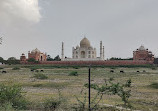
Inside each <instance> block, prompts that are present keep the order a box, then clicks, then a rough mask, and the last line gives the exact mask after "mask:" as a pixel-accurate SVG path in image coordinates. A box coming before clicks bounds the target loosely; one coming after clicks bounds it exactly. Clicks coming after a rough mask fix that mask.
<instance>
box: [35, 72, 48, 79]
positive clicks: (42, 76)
mask: <svg viewBox="0 0 158 111" xmlns="http://www.w3.org/2000/svg"><path fill="white" fill-rule="evenodd" d="M33 77H34V78H36V79H48V76H46V75H44V74H42V73H37V74H34V76H33Z"/></svg>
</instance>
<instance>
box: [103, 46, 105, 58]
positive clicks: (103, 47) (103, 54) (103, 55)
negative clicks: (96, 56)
mask: <svg viewBox="0 0 158 111" xmlns="http://www.w3.org/2000/svg"><path fill="white" fill-rule="evenodd" d="M104 58H105V55H104V46H103V60H104Z"/></svg>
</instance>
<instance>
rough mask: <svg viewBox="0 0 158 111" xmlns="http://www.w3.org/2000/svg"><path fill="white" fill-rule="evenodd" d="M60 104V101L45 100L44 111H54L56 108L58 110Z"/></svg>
mask: <svg viewBox="0 0 158 111" xmlns="http://www.w3.org/2000/svg"><path fill="white" fill-rule="evenodd" d="M60 104H61V101H59V100H57V99H53V98H51V99H47V100H46V101H45V102H44V109H45V110H46V111H55V109H56V108H58V107H59V106H60Z"/></svg>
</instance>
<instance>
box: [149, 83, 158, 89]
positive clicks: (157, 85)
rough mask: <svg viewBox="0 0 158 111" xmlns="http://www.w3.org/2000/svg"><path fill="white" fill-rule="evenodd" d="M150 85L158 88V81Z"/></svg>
mask: <svg viewBox="0 0 158 111" xmlns="http://www.w3.org/2000/svg"><path fill="white" fill-rule="evenodd" d="M150 87H151V88H154V89H158V83H156V82H154V83H152V84H150Z"/></svg>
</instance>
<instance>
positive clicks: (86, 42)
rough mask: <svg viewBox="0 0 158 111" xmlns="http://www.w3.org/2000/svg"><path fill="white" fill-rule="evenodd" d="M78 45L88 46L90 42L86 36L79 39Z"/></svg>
mask: <svg viewBox="0 0 158 111" xmlns="http://www.w3.org/2000/svg"><path fill="white" fill-rule="evenodd" d="M80 47H90V42H89V40H88V39H87V38H86V37H84V38H83V39H82V40H81V42H80Z"/></svg>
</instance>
